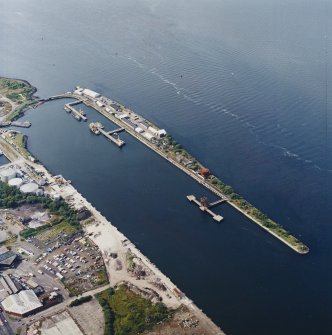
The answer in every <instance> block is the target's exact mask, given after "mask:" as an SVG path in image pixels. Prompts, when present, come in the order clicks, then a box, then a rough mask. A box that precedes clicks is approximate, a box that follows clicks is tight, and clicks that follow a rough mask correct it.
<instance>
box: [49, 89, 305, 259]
mask: <svg viewBox="0 0 332 335" xmlns="http://www.w3.org/2000/svg"><path fill="white" fill-rule="evenodd" d="M82 91H83V89H82V88H77V89H76V90H75V91H73V92H66V93H63V94H62V95H61V94H60V95H55V96H52V97H50V98H48V99H45V100H43V101H44V102H46V101H52V100H57V99H63V98H71V99H76V100H77V104H79V103H84V104H85V105H86V106H88V107H92V108H93V109H94V110H96V111H97V112H98V113H100V114H101V115H103V116H104V117H106V118H107V119H108V120H110V121H112V122H113V123H115V124H116V125H117V126H118V127H120V128H124V130H126V131H127V132H128V133H129V134H130V135H131V136H133V137H134V138H136V139H137V140H138V141H140V142H142V143H143V144H144V145H146V146H147V147H148V148H150V149H151V150H153V151H154V152H155V153H157V154H158V155H160V156H161V157H163V158H164V159H166V160H167V161H168V162H170V163H171V164H173V165H174V166H176V167H177V168H178V169H180V170H181V171H183V172H184V173H186V174H187V175H189V176H190V177H191V178H193V179H194V180H195V181H197V182H198V183H199V184H201V185H202V186H204V187H205V188H207V189H208V190H210V191H211V192H212V193H214V194H215V195H217V196H218V197H220V198H221V200H218V201H217V202H214V203H212V204H209V206H208V207H206V208H204V211H206V212H207V213H209V214H210V215H211V216H212V217H213V218H214V219H215V220H216V221H218V222H220V221H221V220H222V219H223V218H222V216H220V215H215V214H214V213H213V212H212V211H211V209H210V208H212V207H214V206H216V205H218V204H220V203H222V202H227V203H228V204H229V205H231V206H232V207H233V208H234V209H236V210H237V211H239V212H240V213H242V214H243V215H244V216H246V217H247V218H248V219H250V220H251V221H253V222H254V223H256V224H257V225H258V226H260V227H261V228H262V229H263V230H265V231H267V232H268V233H270V234H271V235H272V236H274V237H275V238H277V239H278V240H280V241H281V242H282V243H284V244H285V245H287V246H288V247H290V248H291V249H293V250H294V251H296V252H297V253H299V254H302V255H304V254H307V253H308V252H309V248H308V247H307V246H306V245H305V244H303V243H302V242H301V241H299V240H298V239H297V238H296V237H295V236H293V235H291V234H290V233H289V232H287V231H286V230H285V229H283V228H282V227H281V226H280V225H278V224H277V223H276V222H274V221H273V220H271V219H269V218H267V219H268V222H267V223H266V220H263V219H262V218H261V217H262V216H264V215H263V213H261V212H260V211H259V210H257V209H256V208H255V207H253V206H252V205H250V204H249V203H248V204H249V205H248V206H249V208H243V207H242V206H241V205H240V204H239V201H236V199H235V200H233V199H232V198H231V197H229V196H227V195H226V194H224V193H223V192H222V190H220V189H219V188H218V187H217V186H216V185H214V184H212V183H211V182H210V181H209V180H207V179H205V178H203V177H202V176H201V175H199V174H198V173H197V172H196V171H193V170H192V169H190V168H188V167H187V166H186V165H184V164H182V163H180V162H178V161H177V160H176V159H174V158H173V157H172V156H171V155H169V153H168V152H167V151H164V150H163V149H162V148H160V147H159V146H158V145H156V143H155V141H152V140H151V136H150V137H146V136H143V135H142V134H141V133H140V132H137V131H136V128H134V127H133V122H135V121H133V120H131V122H128V120H127V122H126V120H122V118H127V119H128V116H127V115H125V116H124V115H122V118H119V117H115V116H116V114H117V113H120V114H126V113H129V114H131V113H133V112H132V111H130V110H129V109H126V108H124V107H123V106H121V105H120V104H118V103H116V102H115V101H113V100H111V99H109V98H106V97H102V96H100V94H98V93H96V96H89V95H87V94H85V95H84V94H83V93H82ZM134 114H135V113H134ZM136 115H137V117H138V118H140V119H141V120H143V122H144V121H145V122H147V123H148V124H151V123H150V122H149V121H148V120H145V119H144V118H142V117H141V116H139V115H138V114H136ZM139 122H141V121H139ZM120 128H119V129H120ZM145 128H147V127H145ZM140 130H142V129H140ZM117 132H118V130H117ZM144 132H145V131H144ZM100 133H102V134H103V135H104V136H105V137H107V138H108V139H109V140H111V141H112V142H113V143H115V144H117V145H118V146H122V145H123V144H124V143H122V142H123V141H121V140H116V139H115V138H114V137H112V136H111V135H109V133H108V132H105V131H103V132H101V131H100ZM150 135H151V134H150ZM121 143H122V144H121ZM119 144H120V145H119ZM190 199H191V200H190ZM190 199H189V198H188V200H189V201H193V200H194V199H193V198H190ZM195 200H196V198H195ZM195 203H196V202H195ZM265 217H266V216H265Z"/></svg>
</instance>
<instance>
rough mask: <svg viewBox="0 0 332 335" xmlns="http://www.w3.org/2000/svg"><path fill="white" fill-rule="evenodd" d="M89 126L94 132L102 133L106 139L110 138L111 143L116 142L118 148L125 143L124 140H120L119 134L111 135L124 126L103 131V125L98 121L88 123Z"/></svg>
mask: <svg viewBox="0 0 332 335" xmlns="http://www.w3.org/2000/svg"><path fill="white" fill-rule="evenodd" d="M89 127H90V130H91V131H92V132H93V133H94V134H96V135H99V134H102V135H104V136H105V137H106V138H107V139H108V140H110V141H111V142H112V143H114V144H116V145H117V146H118V147H119V148H121V147H123V146H124V145H125V144H126V142H124V141H122V140H121V139H120V137H119V136H118V137H115V136H113V135H116V134H117V133H119V132H121V131H123V130H124V128H118V129H115V130H111V131H105V130H104V126H103V125H102V124H101V123H100V122H96V123H90V125H89Z"/></svg>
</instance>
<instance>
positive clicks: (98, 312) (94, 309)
mask: <svg viewBox="0 0 332 335" xmlns="http://www.w3.org/2000/svg"><path fill="white" fill-rule="evenodd" d="M69 313H70V314H71V316H72V318H73V319H74V320H75V321H76V323H77V324H79V326H80V328H81V329H84V334H85V335H103V334H104V315H103V311H102V309H101V307H100V305H99V303H98V301H97V300H96V299H92V300H91V301H89V302H87V303H84V304H82V305H80V306H76V307H72V308H70V309H69Z"/></svg>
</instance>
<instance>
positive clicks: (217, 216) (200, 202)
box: [187, 195, 225, 222]
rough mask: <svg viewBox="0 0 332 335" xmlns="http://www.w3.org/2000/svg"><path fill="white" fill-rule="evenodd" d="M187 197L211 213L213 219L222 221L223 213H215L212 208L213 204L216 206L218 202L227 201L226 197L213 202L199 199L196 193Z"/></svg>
mask: <svg viewBox="0 0 332 335" xmlns="http://www.w3.org/2000/svg"><path fill="white" fill-rule="evenodd" d="M187 199H188V200H189V201H190V202H193V203H194V204H196V205H197V206H198V207H199V209H200V210H201V211H202V212H206V213H208V214H210V215H211V216H212V218H213V220H215V221H217V222H221V221H222V220H223V219H224V218H223V217H222V216H221V215H218V214H215V213H214V212H212V211H211V209H210V207H211V206H216V205H217V204H221V203H223V202H225V200H224V199H220V200H218V201H215V202H214V203H212V204H204V203H203V202H202V201H198V200H197V199H196V197H195V196H194V195H187Z"/></svg>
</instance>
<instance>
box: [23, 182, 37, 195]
mask: <svg viewBox="0 0 332 335" xmlns="http://www.w3.org/2000/svg"><path fill="white" fill-rule="evenodd" d="M38 188H39V187H38V185H37V184H36V183H28V184H24V185H22V186H21V187H20V191H21V192H23V193H36V192H37V190H38Z"/></svg>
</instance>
